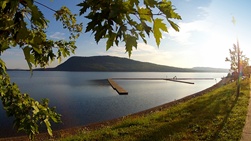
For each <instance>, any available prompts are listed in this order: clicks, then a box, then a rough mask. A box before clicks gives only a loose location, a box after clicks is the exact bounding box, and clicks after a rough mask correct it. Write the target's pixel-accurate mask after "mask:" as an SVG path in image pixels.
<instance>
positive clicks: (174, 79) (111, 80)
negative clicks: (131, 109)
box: [108, 78, 214, 95]
mask: <svg viewBox="0 0 251 141" xmlns="http://www.w3.org/2000/svg"><path fill="white" fill-rule="evenodd" d="M113 79H114V80H165V81H173V82H179V83H186V84H194V83H193V82H188V81H184V80H213V79H214V78H109V79H108V82H109V83H110V85H111V86H112V88H113V89H114V90H116V91H117V92H118V94H120V95H127V94H128V92H127V91H126V90H125V89H123V88H122V87H120V86H119V85H118V84H117V83H116V82H115V81H113Z"/></svg>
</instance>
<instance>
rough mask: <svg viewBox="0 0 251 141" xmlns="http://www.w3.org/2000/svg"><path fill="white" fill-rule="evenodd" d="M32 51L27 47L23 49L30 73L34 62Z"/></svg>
mask: <svg viewBox="0 0 251 141" xmlns="http://www.w3.org/2000/svg"><path fill="white" fill-rule="evenodd" d="M30 51H31V48H29V47H25V48H24V49H23V52H24V56H25V60H26V62H27V64H28V66H29V69H30V71H31V70H32V64H31V62H32V61H31V54H30Z"/></svg>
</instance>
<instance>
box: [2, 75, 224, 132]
mask: <svg viewBox="0 0 251 141" xmlns="http://www.w3.org/2000/svg"><path fill="white" fill-rule="evenodd" d="M9 74H10V76H11V81H13V82H15V83H17V84H18V85H19V87H20V90H21V91H22V92H23V93H29V94H30V95H31V97H33V98H35V99H36V100H40V99H41V98H49V99H50V105H51V106H56V107H57V112H58V113H60V114H62V121H63V124H57V125H53V126H54V129H61V128H69V127H73V126H82V125H86V124H89V123H93V122H100V121H104V120H109V119H113V118H117V117H121V116H124V115H128V114H132V113H135V112H139V111H142V110H145V109H148V108H152V107H155V106H158V105H161V104H164V103H167V102H170V101H173V100H175V99H179V98H182V97H185V96H187V95H190V94H193V93H195V92H198V91H200V90H203V89H205V88H208V87H210V86H212V85H214V84H215V83H216V82H218V81H219V80H220V78H221V77H223V76H226V73H170V72H166V73H163V72H34V74H33V76H32V77H30V72H23V71H13V72H9ZM174 76H177V77H178V78H214V80H187V81H189V82H194V83H195V84H194V85H191V84H184V83H177V82H170V81H164V80H154V81H152V80H151V81H143V80H115V81H116V82H117V83H118V84H119V85H120V86H122V87H123V88H124V89H126V90H127V91H128V92H129V94H128V95H118V94H117V92H116V91H115V90H113V89H112V88H111V87H110V85H109V84H108V82H107V80H106V79H107V78H116V77H117V78H121V77H124V78H126V77H129V78H133V77H134V78H142V77H143V78H166V77H168V78H172V77H174ZM0 119H1V120H0V127H1V128H0V136H13V135H14V133H15V131H14V132H13V129H12V119H9V118H7V117H6V115H5V111H3V108H2V106H1V107H0Z"/></svg>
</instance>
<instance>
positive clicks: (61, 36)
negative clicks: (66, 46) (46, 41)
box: [50, 32, 65, 40]
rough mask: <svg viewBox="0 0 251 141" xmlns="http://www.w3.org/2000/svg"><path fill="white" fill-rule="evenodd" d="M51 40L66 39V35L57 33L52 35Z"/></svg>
mask: <svg viewBox="0 0 251 141" xmlns="http://www.w3.org/2000/svg"><path fill="white" fill-rule="evenodd" d="M50 38H53V39H59V40H60V39H65V33H62V32H55V33H53V34H52V35H50Z"/></svg>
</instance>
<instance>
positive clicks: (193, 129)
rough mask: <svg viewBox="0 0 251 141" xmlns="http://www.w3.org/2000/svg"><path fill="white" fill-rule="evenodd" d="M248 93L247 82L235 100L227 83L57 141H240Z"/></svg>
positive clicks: (232, 89)
mask: <svg viewBox="0 0 251 141" xmlns="http://www.w3.org/2000/svg"><path fill="white" fill-rule="evenodd" d="M249 89H250V88H249V80H244V81H243V82H242V84H241V92H240V96H239V97H236V85H235V83H231V84H228V85H225V86H222V87H220V88H218V89H215V90H213V91H211V92H208V93H207V94H204V95H203V96H200V97H196V98H194V99H191V100H189V101H187V102H184V103H181V104H178V105H176V106H173V107H171V108H167V109H163V110H162V111H158V112H154V113H151V114H147V115H145V116H143V117H142V116H141V117H130V116H128V117H126V118H124V119H123V120H122V121H121V122H118V123H116V124H114V125H111V126H105V127H103V128H101V129H98V130H92V131H88V130H84V131H81V132H80V133H79V134H77V135H72V136H67V137H63V138H61V139H59V140H62V141H71V140H72V141H73V140H74V141H75V140H79V141H80V140H88V141H89V140H113V141H114V140H115V141H116V140H118V141H120V140H123V141H130V140H136V141H152V140H158V141H177V140H186V141H187V140H189V141H190V140H191V141H196V140H210V141H215V140H220V141H231V140H234V141H236V140H240V138H241V133H242V129H243V127H244V124H245V118H246V113H247V105H248V100H249V92H250V91H249Z"/></svg>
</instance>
